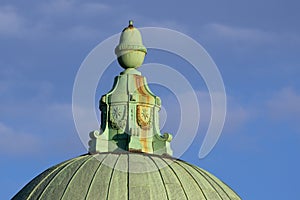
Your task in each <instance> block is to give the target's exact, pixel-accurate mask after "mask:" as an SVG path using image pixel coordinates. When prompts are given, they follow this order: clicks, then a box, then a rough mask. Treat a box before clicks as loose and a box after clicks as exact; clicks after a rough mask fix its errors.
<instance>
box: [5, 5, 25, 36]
mask: <svg viewBox="0 0 300 200" xmlns="http://www.w3.org/2000/svg"><path fill="white" fill-rule="evenodd" d="M24 23H25V20H24V19H23V18H22V17H21V16H20V15H19V14H18V13H17V11H16V9H15V8H14V7H11V6H2V7H0V34H1V35H19V34H20V33H22V32H23V28H24Z"/></svg>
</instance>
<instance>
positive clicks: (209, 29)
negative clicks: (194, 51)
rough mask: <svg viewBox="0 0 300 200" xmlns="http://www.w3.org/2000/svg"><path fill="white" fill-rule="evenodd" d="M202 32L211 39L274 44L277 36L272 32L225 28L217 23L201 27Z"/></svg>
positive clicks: (225, 26)
mask: <svg viewBox="0 0 300 200" xmlns="http://www.w3.org/2000/svg"><path fill="white" fill-rule="evenodd" d="M203 31H204V32H206V33H207V34H208V35H213V37H216V36H218V37H220V38H221V39H228V40H234V41H246V42H263V43H267V42H274V41H276V39H277V35H276V34H275V33H272V32H266V31H262V30H259V29H254V28H240V27H233V26H227V25H223V24H218V23H212V24H207V25H205V26H204V27H203Z"/></svg>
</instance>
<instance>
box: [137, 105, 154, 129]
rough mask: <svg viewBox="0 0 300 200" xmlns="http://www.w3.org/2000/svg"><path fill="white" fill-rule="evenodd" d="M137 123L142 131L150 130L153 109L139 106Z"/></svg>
mask: <svg viewBox="0 0 300 200" xmlns="http://www.w3.org/2000/svg"><path fill="white" fill-rule="evenodd" d="M136 110H137V123H138V125H139V126H140V127H141V128H142V129H149V128H150V125H151V122H152V120H151V119H152V108H151V107H149V106H143V105H137V107H136Z"/></svg>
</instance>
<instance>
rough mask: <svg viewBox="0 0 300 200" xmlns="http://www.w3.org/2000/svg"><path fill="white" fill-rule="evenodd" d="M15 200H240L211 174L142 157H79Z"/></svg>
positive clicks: (43, 177)
mask: <svg viewBox="0 0 300 200" xmlns="http://www.w3.org/2000/svg"><path fill="white" fill-rule="evenodd" d="M13 199H22V200H23V199H51V200H54V199H72V200H76V199H91V200H96V199H99V200H102V199H116V200H118V199H122V200H123V199H124V200H125V199H136V200H144V199H145V200H148V199H155V200H164V199H178V200H183V199H192V200H197V199H214V200H218V199H240V198H239V197H238V195H237V194H236V193H235V192H234V191H233V190H232V189H230V188H229V187H228V186H227V185H226V184H224V183H223V182H222V181H220V180H219V179H217V178H216V177H215V176H213V175H211V174H210V173H208V172H206V171H204V170H203V169H200V168H198V167H196V166H193V165H191V164H188V163H186V162H184V161H181V160H178V159H174V158H170V157H162V156H156V155H151V154H142V153H100V154H95V155H88V154H87V155H83V156H79V157H76V158H73V159H71V160H68V161H65V162H63V163H61V164H58V165H56V166H54V167H51V168H49V169H47V170H46V171H44V172H43V173H41V174H40V175H39V176H37V177H36V178H34V179H33V180H32V181H31V182H29V183H28V184H27V185H26V186H25V187H24V188H23V189H22V190H21V191H20V192H19V193H17V194H16V196H15V197H14V198H13Z"/></svg>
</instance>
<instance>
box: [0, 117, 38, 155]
mask: <svg viewBox="0 0 300 200" xmlns="http://www.w3.org/2000/svg"><path fill="white" fill-rule="evenodd" d="M0 135H1V140H0V153H1V154H7V155H20V154H27V153H31V154H36V153H37V152H39V151H40V148H41V146H40V145H41V139H40V138H39V137H37V136H36V135H33V134H29V133H25V132H23V131H19V130H15V129H13V128H11V127H9V126H7V125H5V124H4V123H2V122H0Z"/></svg>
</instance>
